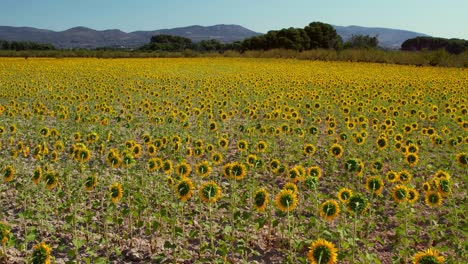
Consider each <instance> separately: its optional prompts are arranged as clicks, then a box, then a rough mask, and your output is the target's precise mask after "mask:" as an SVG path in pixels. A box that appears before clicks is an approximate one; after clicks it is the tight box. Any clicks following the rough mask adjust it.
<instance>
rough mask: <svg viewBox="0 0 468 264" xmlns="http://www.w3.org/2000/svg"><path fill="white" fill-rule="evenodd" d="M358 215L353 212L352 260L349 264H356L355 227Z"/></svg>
mask: <svg viewBox="0 0 468 264" xmlns="http://www.w3.org/2000/svg"><path fill="white" fill-rule="evenodd" d="M357 220H358V215H357V212H354V223H353V260H352V262H351V263H356V262H355V259H356V250H357V240H356V226H357Z"/></svg>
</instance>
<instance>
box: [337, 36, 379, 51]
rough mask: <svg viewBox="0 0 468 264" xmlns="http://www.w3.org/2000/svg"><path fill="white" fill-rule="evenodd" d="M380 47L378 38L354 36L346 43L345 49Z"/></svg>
mask: <svg viewBox="0 0 468 264" xmlns="http://www.w3.org/2000/svg"><path fill="white" fill-rule="evenodd" d="M378 45H379V40H378V39H377V36H374V37H371V36H369V35H353V36H351V38H350V39H349V40H348V41H346V42H345V43H344V45H343V46H344V48H345V49H350V48H352V49H374V48H377V46H378Z"/></svg>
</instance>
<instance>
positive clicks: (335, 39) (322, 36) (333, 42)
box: [304, 22, 343, 49]
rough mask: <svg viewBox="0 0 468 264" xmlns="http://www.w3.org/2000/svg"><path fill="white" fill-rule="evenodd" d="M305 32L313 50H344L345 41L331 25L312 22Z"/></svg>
mask: <svg viewBox="0 0 468 264" xmlns="http://www.w3.org/2000/svg"><path fill="white" fill-rule="evenodd" d="M304 30H305V32H306V33H307V35H308V36H309V39H310V48H311V49H319V48H320V49H341V48H342V45H343V39H342V38H341V37H340V36H339V35H338V33H336V30H335V29H334V28H333V27H332V26H331V25H330V24H325V23H322V22H312V23H310V24H309V25H308V26H306V27H305V28H304Z"/></svg>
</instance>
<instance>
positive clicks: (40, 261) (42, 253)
mask: <svg viewBox="0 0 468 264" xmlns="http://www.w3.org/2000/svg"><path fill="white" fill-rule="evenodd" d="M50 252H51V248H50V247H49V246H48V245H47V244H46V243H45V242H44V241H42V242H41V243H39V244H37V245H35V246H34V247H33V253H32V256H31V263H32V264H49V263H50Z"/></svg>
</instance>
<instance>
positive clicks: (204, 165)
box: [195, 161, 211, 177]
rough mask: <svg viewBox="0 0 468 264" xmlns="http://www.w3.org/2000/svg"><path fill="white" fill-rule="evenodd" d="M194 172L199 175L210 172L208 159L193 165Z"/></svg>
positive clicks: (205, 175) (202, 175) (203, 175)
mask: <svg viewBox="0 0 468 264" xmlns="http://www.w3.org/2000/svg"><path fill="white" fill-rule="evenodd" d="M195 169H196V172H197V174H198V175H199V176H201V177H207V176H208V175H209V174H210V173H211V167H210V164H209V163H208V161H202V162H200V163H198V164H197V165H196V167H195Z"/></svg>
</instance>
